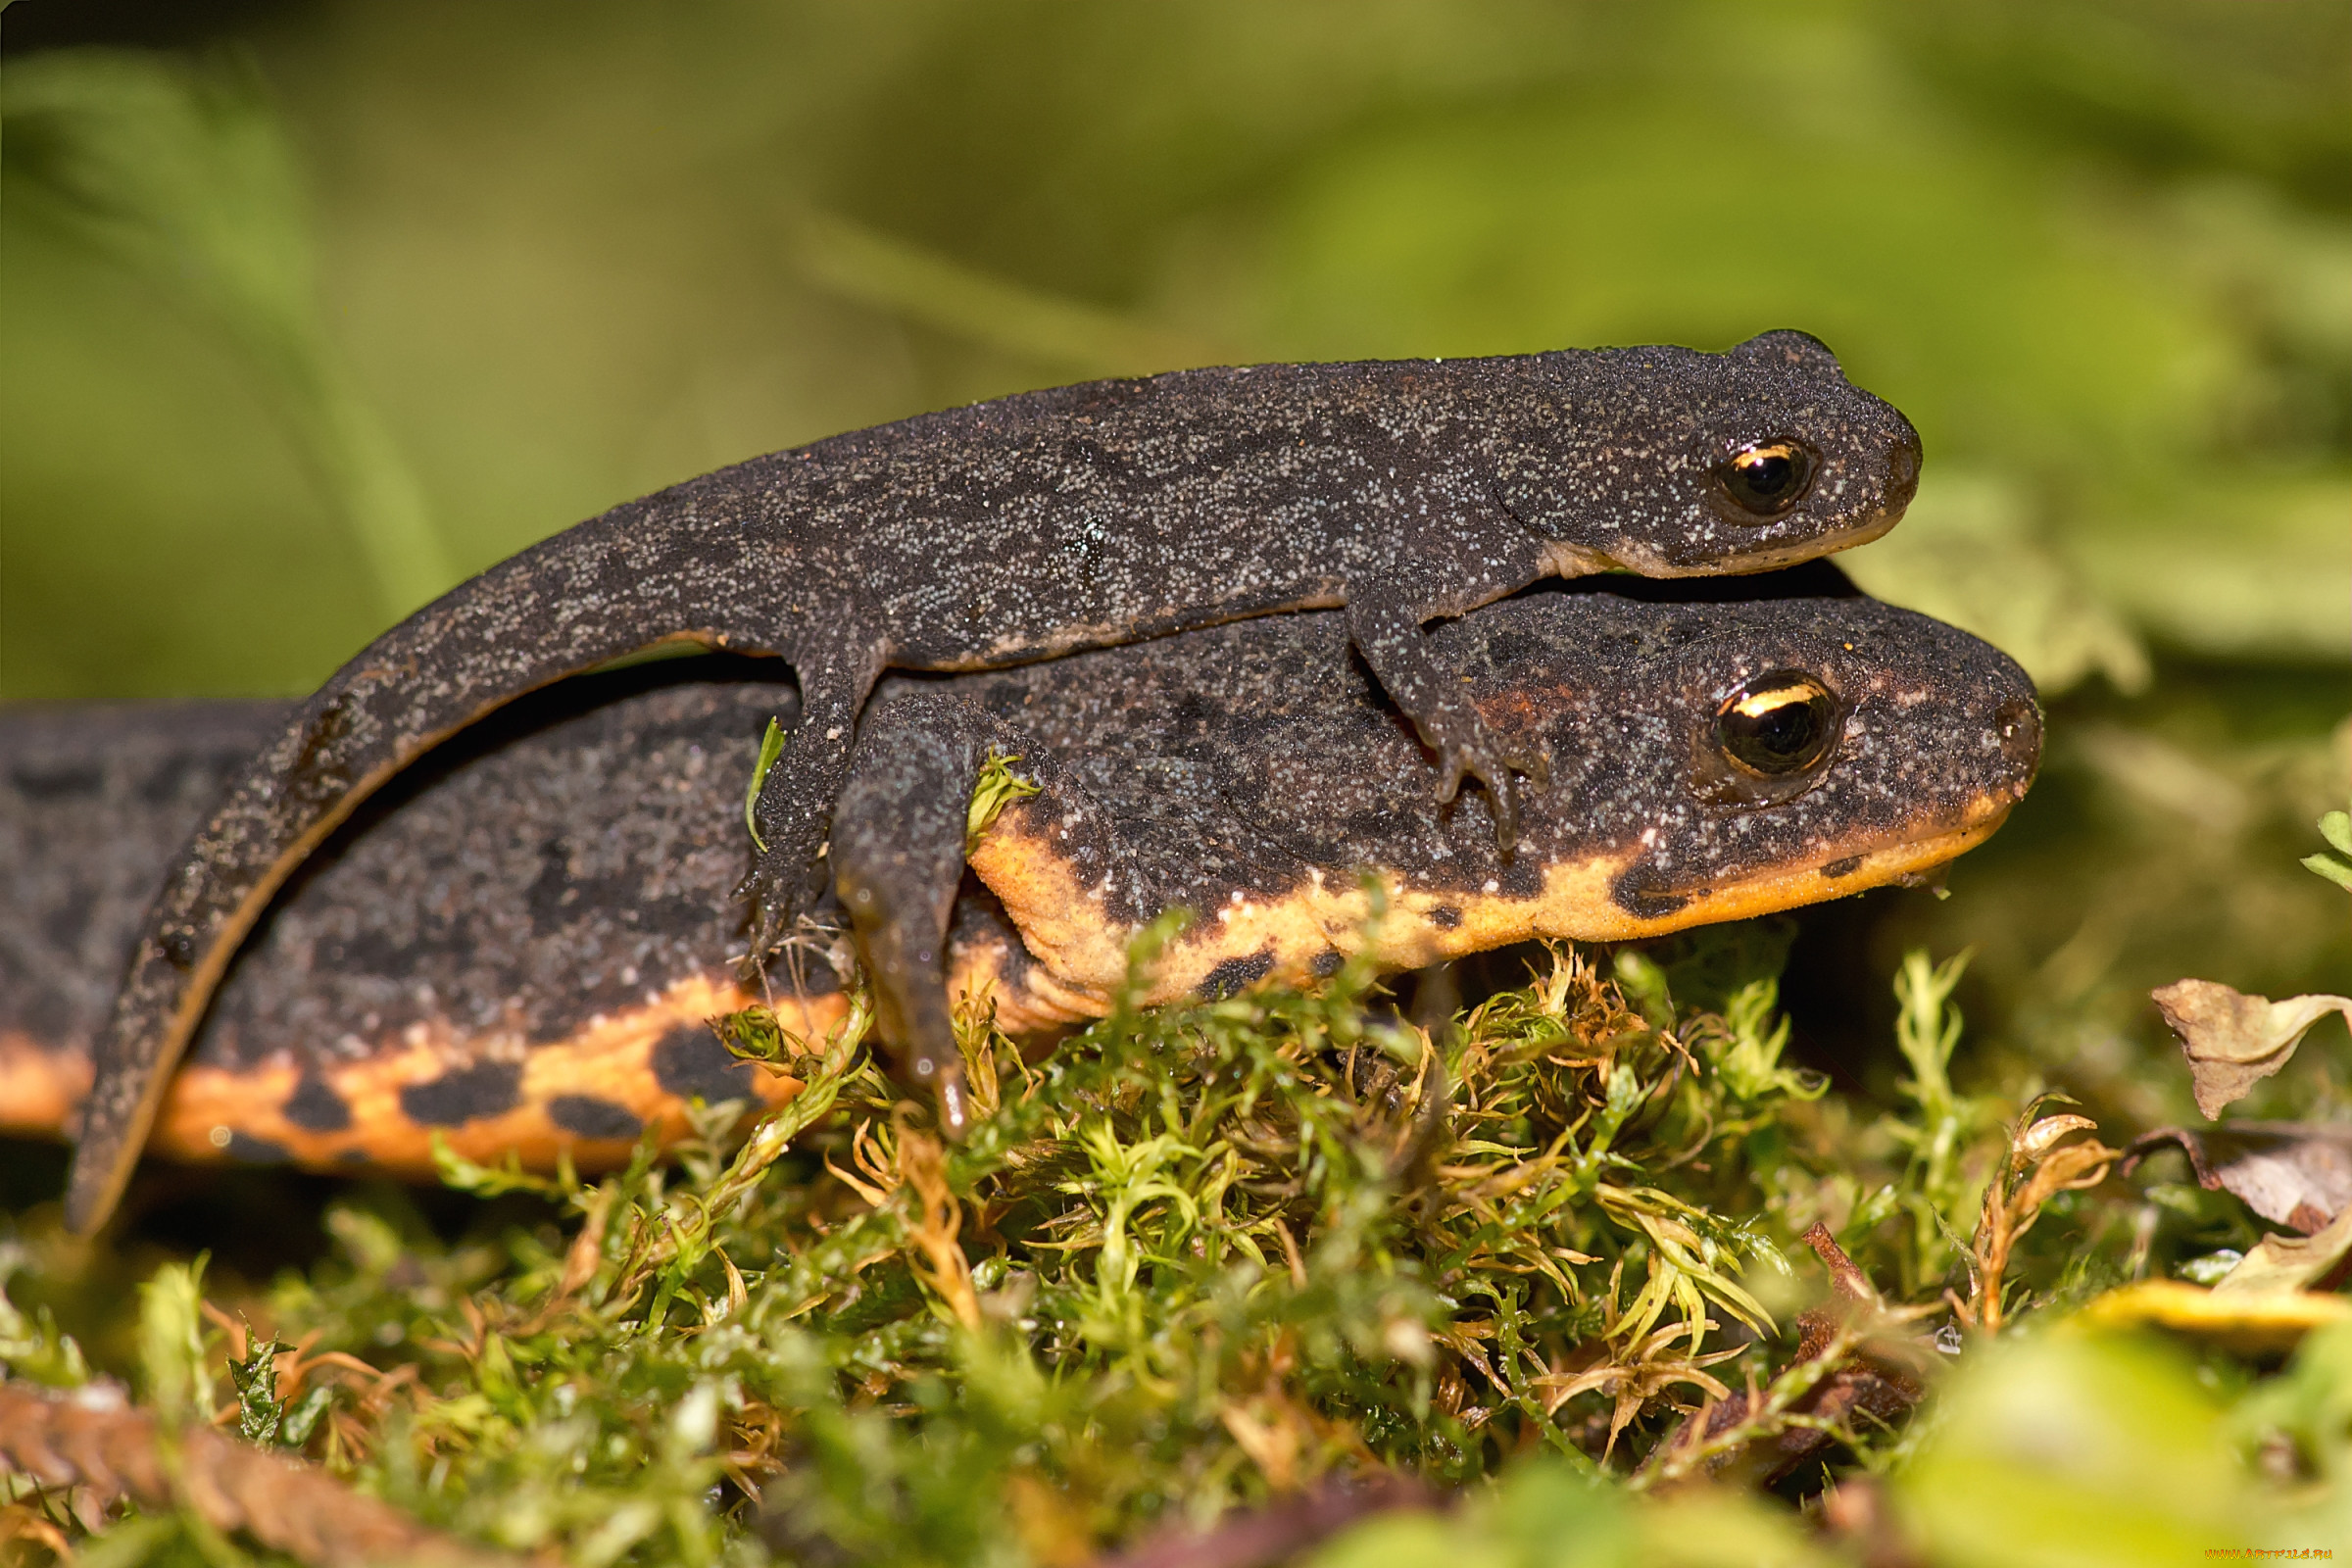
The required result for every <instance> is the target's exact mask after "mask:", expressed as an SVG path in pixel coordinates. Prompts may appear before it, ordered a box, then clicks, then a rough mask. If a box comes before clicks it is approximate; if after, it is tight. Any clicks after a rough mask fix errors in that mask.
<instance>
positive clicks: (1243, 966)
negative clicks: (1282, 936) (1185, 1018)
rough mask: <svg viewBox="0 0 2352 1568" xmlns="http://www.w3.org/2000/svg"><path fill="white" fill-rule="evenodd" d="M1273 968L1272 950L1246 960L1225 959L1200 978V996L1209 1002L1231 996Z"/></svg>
mask: <svg viewBox="0 0 2352 1568" xmlns="http://www.w3.org/2000/svg"><path fill="white" fill-rule="evenodd" d="M1273 967H1274V950H1273V949H1272V948H1263V949H1260V950H1259V951H1257V952H1256V953H1252V954H1251V955H1250V956H1248V957H1247V958H1227V959H1226V960H1225V961H1224V962H1223V963H1220V964H1218V965H1217V966H1216V967H1215V968H1214V969H1211V970H1209V971H1208V973H1207V974H1206V975H1205V976H1203V977H1202V978H1201V996H1203V997H1205V998H1207V999H1208V1000H1209V1001H1211V1002H1219V1001H1222V1000H1223V999H1225V998H1227V997H1230V996H1233V995H1234V994H1235V993H1237V992H1239V991H1240V990H1241V989H1242V988H1243V987H1244V986H1246V985H1249V984H1250V982H1252V981H1254V980H1258V979H1260V978H1262V977H1263V976H1264V975H1265V972H1266V971H1267V970H1269V969H1271V968H1273Z"/></svg>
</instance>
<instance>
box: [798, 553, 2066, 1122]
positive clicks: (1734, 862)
mask: <svg viewBox="0 0 2352 1568" xmlns="http://www.w3.org/2000/svg"><path fill="white" fill-rule="evenodd" d="M1435 641H1436V642H1437V644H1438V654H1439V657H1440V658H1442V659H1443V660H1445V661H1446V663H1447V664H1448V665H1449V667H1452V668H1456V669H1459V670H1461V671H1463V673H1464V676H1465V678H1466V680H1467V683H1468V690H1469V693H1470V695H1471V699H1472V701H1474V702H1475V703H1476V704H1477V705H1478V707H1479V709H1480V711H1481V712H1482V713H1483V714H1484V715H1485V717H1486V719H1487V721H1488V722H1489V723H1490V724H1491V725H1492V726H1493V727H1494V728H1495V730H1496V731H1497V732H1498V733H1500V734H1503V735H1505V736H1507V737H1509V738H1510V739H1511V740H1513V741H1514V742H1516V743H1517V744H1521V745H1525V746H1529V747H1538V746H1541V747H1546V748H1548V750H1549V751H1550V754H1551V755H1552V756H1553V757H1554V758H1555V759H1557V762H1556V763H1555V768H1556V772H1555V777H1554V780H1553V783H1552V786H1551V788H1550V789H1549V790H1548V791H1546V792H1545V793H1544V795H1542V796H1540V797H1538V798H1537V800H1536V802H1535V803H1534V805H1533V806H1532V808H1531V809H1530V812H1529V815H1528V819H1527V822H1526V837H1525V839H1524V841H1523V843H1522V846H1521V849H1520V852H1519V853H1518V854H1517V855H1516V856H1514V857H1512V858H1509V859H1507V860H1506V859H1504V858H1502V857H1501V856H1500V855H1499V853H1498V852H1497V849H1496V846H1495V837H1494V833H1493V831H1492V825H1491V819H1490V817H1489V814H1488V813H1489V810H1490V805H1489V802H1488V800H1487V799H1486V798H1485V797H1478V796H1473V797H1465V798H1463V799H1462V800H1461V801H1459V802H1457V803H1455V804H1454V806H1453V807H1452V808H1451V809H1436V808H1433V807H1432V805H1431V803H1430V799H1429V793H1428V785H1429V781H1430V779H1431V777H1432V776H1433V773H1434V771H1435V769H1436V767H1437V765H1438V764H1437V762H1436V760H1435V759H1433V758H1432V757H1431V756H1430V755H1429V753H1428V751H1427V750H1426V748H1424V747H1423V745H1422V744H1421V743H1420V742H1419V741H1418V740H1417V739H1416V738H1415V736H1414V734H1413V731H1412V727H1411V726H1410V724H1409V723H1407V722H1406V721H1405V720H1404V719H1403V718H1402V717H1401V715H1399V714H1398V713H1397V711H1396V709H1395V708H1394V706H1393V705H1391V704H1390V703H1388V702H1387V701H1386V700H1385V698H1384V696H1383V694H1382V693H1381V691H1380V690H1379V688H1378V686H1377V685H1376V684H1375V683H1374V681H1373V680H1372V679H1371V677H1370V674H1369V672H1368V671H1366V670H1364V669H1362V668H1361V667H1360V666H1350V664H1349V663H1348V658H1347V631H1346V628H1345V626H1344V625H1343V624H1342V623H1341V622H1340V621H1338V620H1337V619H1336V618H1334V617H1325V616H1311V615H1309V616H1297V617H1292V618H1289V619H1287V620H1283V621H1279V622H1271V623H1265V624H1252V625H1248V626H1234V627H1226V628H1219V629H1214V630H1208V631H1202V632H1198V633H1195V634H1192V635H1191V636H1189V637H1187V638H1184V639H1182V640H1180V641H1178V642H1174V643H1170V644H1166V645H1162V646H1161V647H1159V648H1155V649H1152V650H1138V651H1136V653H1135V654H1134V655H1129V656H1119V657H1118V658H1117V659H1116V660H1115V661H1114V659H1113V657H1112V656H1103V657H1102V658H1101V659H1099V660H1089V661H1084V662H1081V661H1067V662H1061V663H1057V664H1051V665H1041V666H1038V667H1036V668H1033V669H1023V670H1017V671H1008V672H1005V673H1004V674H999V675H981V676H973V677H968V678H965V679H962V680H958V681H956V682H954V683H953V684H952V686H949V687H933V688H930V689H917V688H916V687H915V685H914V683H912V682H908V681H905V680H898V681H894V682H892V683H891V686H890V688H889V689H886V691H885V692H883V693H882V694H880V695H878V697H877V699H876V711H875V713H874V715H873V717H872V719H871V720H870V721H869V726H868V730H867V733H866V735H865V737H864V738H863V739H861V741H860V744H859V747H858V760H857V763H856V766H855V768H854V770H853V773H852V776H851V780H850V783H849V786H848V788H847V789H846V791H845V792H844V794H843V797H842V801H841V806H840V810H839V813H838V815H837V817H836V821H835V826H834V833H833V858H834V861H835V869H836V878H837V882H838V885H839V888H840V892H841V897H842V900H843V903H844V904H845V906H846V907H848V908H849V910H850V912H851V915H852V917H853V920H854V922H855V924H856V927H857V931H858V940H859V945H860V947H861V948H862V949H863V951H864V952H865V953H866V955H867V956H868V959H869V970H870V972H871V973H872V974H873V975H874V977H875V981H876V992H877V1001H878V1003H879V1012H880V1018H881V1021H882V1024H883V1028H884V1032H885V1036H886V1038H889V1039H891V1040H892V1041H893V1042H894V1044H896V1045H897V1046H898V1048H899V1051H900V1054H901V1057H902V1060H903V1062H904V1063H905V1065H906V1068H907V1072H908V1073H909V1075H910V1076H913V1077H915V1078H916V1079H918V1080H927V1081H930V1082H932V1083H934V1084H936V1085H938V1086H940V1088H941V1090H942V1092H943V1095H945V1096H946V1097H948V1099H949V1100H950V1101H951V1102H952V1100H953V1097H954V1093H955V1082H956V1074H957V1072H958V1070H959V1068H958V1058H957V1056H956V1052H955V1046H954V1039H953V1034H952V1031H951V1030H950V1028H949V1019H950V1016H951V1014H950V1008H949V1004H948V996H949V987H948V985H947V984H946V983H945V976H946V975H947V973H948V972H949V970H950V969H951V968H953V967H956V964H957V962H958V960H957V959H956V955H955V951H954V944H951V943H946V942H943V940H942V938H943V936H944V934H945V933H946V931H947V927H948V923H949V919H950V905H951V901H952V899H953V898H954V895H955V891H956V879H957V877H958V876H959V875H960V874H961V871H962V868H963V862H964V855H963V834H964V817H963V803H964V802H965V800H966V799H967V798H968V797H969V795H970V793H971V789H972V785H973V783H974V781H975V780H976V779H977V777H978V775H979V772H980V768H981V765H982V763H983V761H984V760H985V759H986V758H987V757H988V755H989V754H990V753H991V752H992V751H993V752H995V753H997V754H999V755H1001V756H1008V757H1017V758H1019V759H1020V762H1019V764H1018V766H1017V768H1016V769H1015V771H1016V772H1018V773H1020V774H1022V775H1024V776H1026V777H1029V778H1031V779H1032V780H1033V781H1034V782H1036V783H1038V784H1039V785H1041V786H1042V787H1043V788H1042V793H1040V794H1038V795H1036V796H1034V797H1032V798H1029V799H1025V800H1021V801H1017V802H1015V803H1014V804H1012V805H1011V806H1009V807H1007V808H1006V809H1005V811H1004V812H1003V814H1002V815H1001V816H1000V817H999V819H998V820H997V822H996V823H995V824H994V826H993V827H992V828H991V829H990V830H989V832H988V833H987V835H985V837H984V838H983V839H982V841H981V843H980V845H979V847H978V849H977V850H976V851H975V853H974V854H973V855H972V856H971V861H970V863H971V866H972V868H973V869H974V870H975V871H976V872H977V873H978V874H979V877H980V879H981V881H982V882H984V883H985V884H986V885H987V886H988V887H989V888H990V890H991V891H993V892H994V893H996V894H997V895H998V897H999V899H1000V900H1001V901H1002V903H1003V906H1004V909H1005V914H1006V916H1007V918H1008V919H1009V921H1010V923H1011V925H1012V926H1013V927H1014V928H1016V929H1018V930H1019V932H1020V933H1021V936H1022V939H1023V943H1024V945H1025V951H1023V952H1010V951H1007V952H1005V954H1004V955H1003V957H1002V961H1001V963H1000V964H999V966H998V968H997V970H996V972H995V975H994V978H995V981H996V984H997V987H998V1005H999V1015H1000V1017H1001V1018H1005V1019H1008V1020H1009V1021H1011V1022H1012V1023H1013V1024H1015V1026H1021V1025H1034V1024H1036V1023H1040V1022H1046V1021H1051V1020H1053V1019H1054V1018H1061V1017H1077V1016H1085V1015H1088V1014H1092V1013H1098V1012H1100V1011H1102V1010H1103V1008H1104V1007H1105V1006H1106V1005H1107V1003H1108V999H1109V996H1110V994H1111V991H1112V989H1113V988H1114V987H1115V986H1116V985H1118V984H1119V982H1120V979H1121V975H1122V969H1123V964H1124V959H1125V951H1126V946H1127V943H1128V941H1129V940H1130V939H1131V938H1132V936H1133V935H1134V934H1135V933H1136V931H1137V930H1138V929H1139V928H1140V927H1141V926H1142V925H1144V924H1145V923H1147V922H1148V921H1150V920H1151V919H1152V917H1154V916H1155V915H1157V914H1158V913H1160V912H1161V911H1163V910H1165V909H1168V908H1172V907H1186V908H1189V909H1191V910H1193V911H1195V912H1196V914H1197V915H1199V916H1200V918H1199V919H1197V920H1196V922H1195V923H1194V924H1193V925H1192V927H1191V928H1190V929H1189V930H1188V931H1187V932H1186V933H1185V934H1184V935H1183V936H1182V937H1180V938H1179V939H1178V940H1177V941H1176V942H1175V943H1174V944H1173V946H1172V947H1171V948H1170V949H1169V950H1168V952H1167V953H1166V954H1165V955H1164V956H1163V957H1162V959H1161V963H1160V968H1159V971H1158V975H1157V981H1156V987H1155V989H1154V990H1153V991H1152V993H1151V994H1150V997H1149V999H1148V1000H1153V1001H1157V1000H1164V999H1165V998H1166V997H1168V996H1171V995H1180V994H1183V993H1184V992H1187V991H1192V992H1205V993H1210V994H1214V993H1216V992H1218V991H1221V990H1228V989H1232V988H1234V987H1237V986H1239V985H1242V984H1246V983H1248V982H1250V981H1253V980H1255V979H1258V978H1260V977H1262V976H1265V975H1269V974H1274V975H1282V976H1287V977H1291V978H1299V977H1303V976H1305V975H1310V974H1315V973H1322V972H1329V970H1330V969H1332V968H1334V967H1336V966H1337V964H1338V963H1339V962H1340V961H1341V959H1342V956H1344V954H1346V953H1348V952H1351V951H1354V950H1355V949H1357V948H1358V947H1359V946H1360V945H1361V944H1362V942H1363V941H1364V940H1366V938H1365V936H1364V921H1365V919H1366V917H1367V916H1368V915H1369V913H1370V912H1371V905H1370V903H1369V902H1368V900H1367V897H1366V893H1365V890H1364V878H1365V877H1366V876H1367V875H1369V876H1371V877H1372V878H1373V879H1374V880H1375V881H1376V883H1377V884H1378V886H1379V888H1380V890H1381V894H1382V902H1383V904H1385V912H1384V913H1383V915H1382V916H1381V919H1380V923H1379V927H1378V930H1377V933H1376V935H1375V936H1374V937H1373V938H1372V939H1371V940H1373V941H1374V942H1375V944H1376V953H1377V956H1378V957H1379V958H1380V959H1381V961H1382V962H1383V963H1384V964H1386V965H1388V966H1392V967H1404V966H1410V965H1415V964H1420V963H1426V962H1430V961H1433V960H1435V959H1438V958H1441V957H1448V956H1458V955H1460V954H1464V953H1470V952H1476V951H1480V950H1482V949H1486V948H1492V947H1495V946H1499V945H1501V944H1502V943H1504V942H1510V941H1518V940H1524V939H1526V938H1529V937H1534V936H1555V937H1572V938H1583V939H1604V940H1605V939H1614V938H1622V937H1636V936H1646V935H1653V934H1658V933H1662V932H1666V931H1671V930H1676V929H1680V928H1682V927H1684V926H1687V925H1692V924H1698V923H1703V922H1705V921H1709V920H1720V919H1729V918H1736V917H1739V916H1741V915H1747V914H1755V913H1762V912H1765V911H1766V910H1769V909H1776V908H1785V907H1789V906H1792V905H1797V904H1803V903H1809V902H1812V901H1814V900H1818V899H1824V898H1834V897H1838V896H1839V895H1842V894H1844V893H1848V892H1858V891H1860V890H1861V889H1863V888H1866V887H1872V886H1877V885H1879V884H1882V883H1885V882H1887V881H1893V880H1901V879H1905V878H1910V877H1915V876H1916V875H1918V874H1919V873H1920V872H1921V871H1923V870H1925V869H1928V868H1929V867H1931V866H1933V865H1936V864H1939V863H1941V862H1942V861H1944V860H1948V859H1949V858H1951V857H1952V856H1954V855H1956V854H1958V853H1960V852H1961V851H1963V850H1965V849H1967V848H1968V847H1970V846H1971V845H1973V844H1975V843H1977V842H1979V841H1981V840H1982V839H1983V838H1984V837H1985V835H1986V834H1987V833H1989V832H1990V831H1991V830H1992V828H1993V827H1994V826H1996V825H1997V824H1998V823H1999V821H2000V820H2001V818H2002V817H2003V816H2005V815H2006V814H2007V812H2008V809H2009V808H2010V807H2011V806H2012V805H2013V804H2014V803H2015V802H2016V801H2017V800H2018V798H2019V797H2021V796H2022V795H2023V794H2024V793H2025V790H2026V788H2027V786H2028V785H2029V784H2030V783H2031V781H2032V779H2033V776H2034V767H2035V765H2036V763H2037V761H2038V759H2039V755H2040V740H2041V724H2040V715H2039V711H2038V709H2037V708H2036V707H2035V704H2034V691H2033V686H2032V683H2031V682H2030V681H2029V680H2028V679H2027V677H2026V675H2025V673H2024V672H2023V671H2022V670H2020V669H2019V668H2018V667H2017V665H2016V664H2015V663H2014V662H2011V661H2010V660H2008V659H2007V658H2006V657H2004V656H2003V655H2001V654H2000V653H1999V652H1998V651H1997V650H1995V649H1993V648H1991V647H1990V646H1989V645H1987V644H1985V643H1983V642H1981V641H1979V640H1977V639H1976V638H1973V637H1970V636H1968V635H1967V634H1966V633H1963V632H1960V631H1957V630H1955V629H1953V628H1951V627H1949V626H1945V625H1943V624H1941V623H1940V622H1937V621H1934V620H1931V619H1929V618H1927V617H1926V616H1922V615H1918V614H1914V613H1910V612H1907V611H1900V610H1895V609H1892V608H1890V607H1887V606H1884V605H1880V604H1877V603H1875V602H1873V601H1870V600H1865V599H1860V598H1793V599H1785V600H1774V599H1764V600H1755V601H1749V602H1726V603H1714V604H1689V603H1649V602H1645V601H1644V600H1643V599H1642V598H1641V597H1637V596H1635V595H1633V594H1630V593H1628V592H1626V591H1624V590H1622V589H1618V590H1610V591H1600V590H1594V591H1586V592H1567V591H1562V592H1552V593H1537V594H1529V595H1524V596H1522V597H1520V598H1518V599H1515V600H1512V601H1510V602H1508V603H1506V604H1501V605H1495V606H1491V607H1489V608H1487V609H1485V610H1482V611H1480V612H1479V613H1476V614H1474V615H1469V616H1465V617H1463V618H1462V619H1460V620H1458V621H1455V622H1453V623H1451V624H1449V625H1447V626H1446V627H1443V628H1441V629H1440V630H1439V631H1438V632H1437V633H1436V636H1435ZM1145 655H1151V656H1152V657H1143V656H1145ZM1112 667H1115V668H1117V669H1118V670H1119V671H1120V678H1118V679H1116V680H1110V679H1105V678H1103V676H1104V670H1105V669H1106V668H1112ZM1330 669H1340V670H1346V671H1348V674H1347V675H1346V677H1345V678H1342V679H1337V680H1334V679H1331V678H1329V677H1325V678H1320V679H1311V680H1310V679H1302V678H1301V674H1300V672H1301V671H1323V670H1330ZM1783 669H1790V670H1797V671H1801V672H1804V673H1805V674H1808V675H1810V676H1813V677H1814V678H1816V679H1818V680H1820V681H1821V682H1822V683H1823V684H1824V685H1826V686H1827V687H1828V688H1829V690H1830V691H1832V692H1833V693H1835V694H1836V696H1837V699H1838V709H1839V724H1840V731H1839V738H1838V741H1837V743H1836V744H1835V746H1834V747H1833V748H1832V749H1831V750H1830V751H1829V752H1828V753H1827V754H1826V755H1825V756H1824V757H1823V759H1822V760H1820V762H1819V763H1818V764H1817V765H1815V766H1813V767H1810V768H1808V769H1805V770H1803V771H1802V772H1801V773H1798V774H1793V775H1790V776H1789V777H1786V778H1783V779H1779V780H1759V779H1756V778H1754V777H1751V776H1748V775H1746V774H1744V773H1742V772H1741V771H1740V770H1739V769H1738V768H1737V767H1736V766H1734V765H1733V764H1731V763H1730V762H1729V761H1728V760H1727V759H1726V758H1725V756H1724V754H1723V752H1722V750H1721V748H1720V746H1719V745H1718V743H1717V741H1716V738H1715V728H1714V726H1715V718H1716V713H1717V711H1718V709H1719V707H1720V706H1721V705H1722V704H1723V702H1724V701H1725V699H1726V698H1727V697H1728V696H1730V695H1731V694H1732V693H1733V692H1734V691H1735V690H1736V689H1737V688H1739V687H1740V683H1741V682H1742V681H1744V680H1746V679H1748V678H1749V677H1751V676H1757V675H1762V674H1764V673H1766V672H1768V671H1773V670H1783ZM967 946H968V943H967ZM962 966H963V967H964V968H966V969H967V970H969V969H971V968H972V967H973V960H972V959H971V958H970V957H969V956H966V958H965V959H963V960H962ZM966 983H967V984H968V983H969V981H968V980H967V982H966ZM949 1113H950V1114H951V1116H952V1114H953V1111H952V1106H951V1109H950V1112H949Z"/></svg>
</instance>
